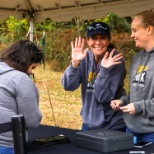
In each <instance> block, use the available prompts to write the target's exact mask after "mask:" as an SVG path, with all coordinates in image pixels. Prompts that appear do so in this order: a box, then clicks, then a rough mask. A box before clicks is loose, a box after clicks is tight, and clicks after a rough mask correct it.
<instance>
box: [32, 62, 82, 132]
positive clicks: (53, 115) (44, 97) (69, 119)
mask: <svg viewBox="0 0 154 154" xmlns="http://www.w3.org/2000/svg"><path fill="white" fill-rule="evenodd" d="M34 74H35V80H36V85H37V87H38V89H39V92H40V109H41V111H42V114H43V118H42V121H41V124H45V125H51V126H55V125H56V126H59V127H63V128H71V129H81V124H82V120H81V117H80V115H79V113H80V109H81V99H80V89H77V90H76V91H74V92H66V91H64V90H63V88H62V85H61V77H62V75H63V72H54V71H52V70H51V69H50V68H49V66H46V67H45V69H44V68H43V67H42V65H40V66H38V67H37V68H36V70H34Z"/></svg>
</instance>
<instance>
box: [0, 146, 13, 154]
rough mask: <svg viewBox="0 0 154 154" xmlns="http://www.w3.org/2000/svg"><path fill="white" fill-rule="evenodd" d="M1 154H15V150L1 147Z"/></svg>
mask: <svg viewBox="0 0 154 154" xmlns="http://www.w3.org/2000/svg"><path fill="white" fill-rule="evenodd" d="M0 154H14V150H13V148H8V147H2V146H0Z"/></svg>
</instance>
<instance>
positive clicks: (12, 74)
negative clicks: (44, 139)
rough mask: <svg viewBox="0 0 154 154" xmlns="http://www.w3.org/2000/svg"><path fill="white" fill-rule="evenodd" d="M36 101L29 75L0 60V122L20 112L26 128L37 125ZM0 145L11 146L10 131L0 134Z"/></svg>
mask: <svg viewBox="0 0 154 154" xmlns="http://www.w3.org/2000/svg"><path fill="white" fill-rule="evenodd" d="M38 102H39V93H38V89H37V88H36V86H35V84H34V83H33V81H32V80H31V79H30V78H29V76H28V75H27V74H25V73H23V72H20V71H17V70H15V69H14V68H11V67H9V66H8V65H7V64H6V63H4V62H0V117H1V118H0V123H5V122H10V121H11V117H12V116H13V115H17V114H20V115H23V116H24V117H25V121H26V127H27V128H32V127H37V126H38V125H39V124H40V121H41V118H42V114H41V111H40V110H39V108H38ZM0 146H5V147H13V138H12V132H7V133H2V134H0Z"/></svg>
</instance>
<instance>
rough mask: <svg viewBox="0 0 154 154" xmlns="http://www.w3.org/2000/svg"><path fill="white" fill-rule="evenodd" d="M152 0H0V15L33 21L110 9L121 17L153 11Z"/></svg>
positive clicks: (92, 16) (96, 14) (95, 14)
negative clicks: (29, 18) (28, 18)
mask: <svg viewBox="0 0 154 154" xmlns="http://www.w3.org/2000/svg"><path fill="white" fill-rule="evenodd" d="M153 9H154V0H63V1H61V0H5V1H4V0H0V18H3V17H6V16H9V15H13V16H15V17H17V18H18V19H22V18H23V17H34V20H35V21H42V20H44V19H45V18H51V19H52V20H55V21H66V20H71V19H72V18H73V17H75V16H80V17H81V18H82V19H96V18H103V17H104V16H105V15H106V14H107V13H109V12H114V13H115V14H118V15H119V16H121V17H125V16H133V15H134V14H136V13H137V12H140V11H143V10H153Z"/></svg>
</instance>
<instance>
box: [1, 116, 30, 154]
mask: <svg viewBox="0 0 154 154" xmlns="http://www.w3.org/2000/svg"><path fill="white" fill-rule="evenodd" d="M9 131H12V135H13V145H14V154H27V152H26V137H25V119H24V116H23V115H15V116H12V118H11V122H7V123H2V124H0V133H5V132H9Z"/></svg>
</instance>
